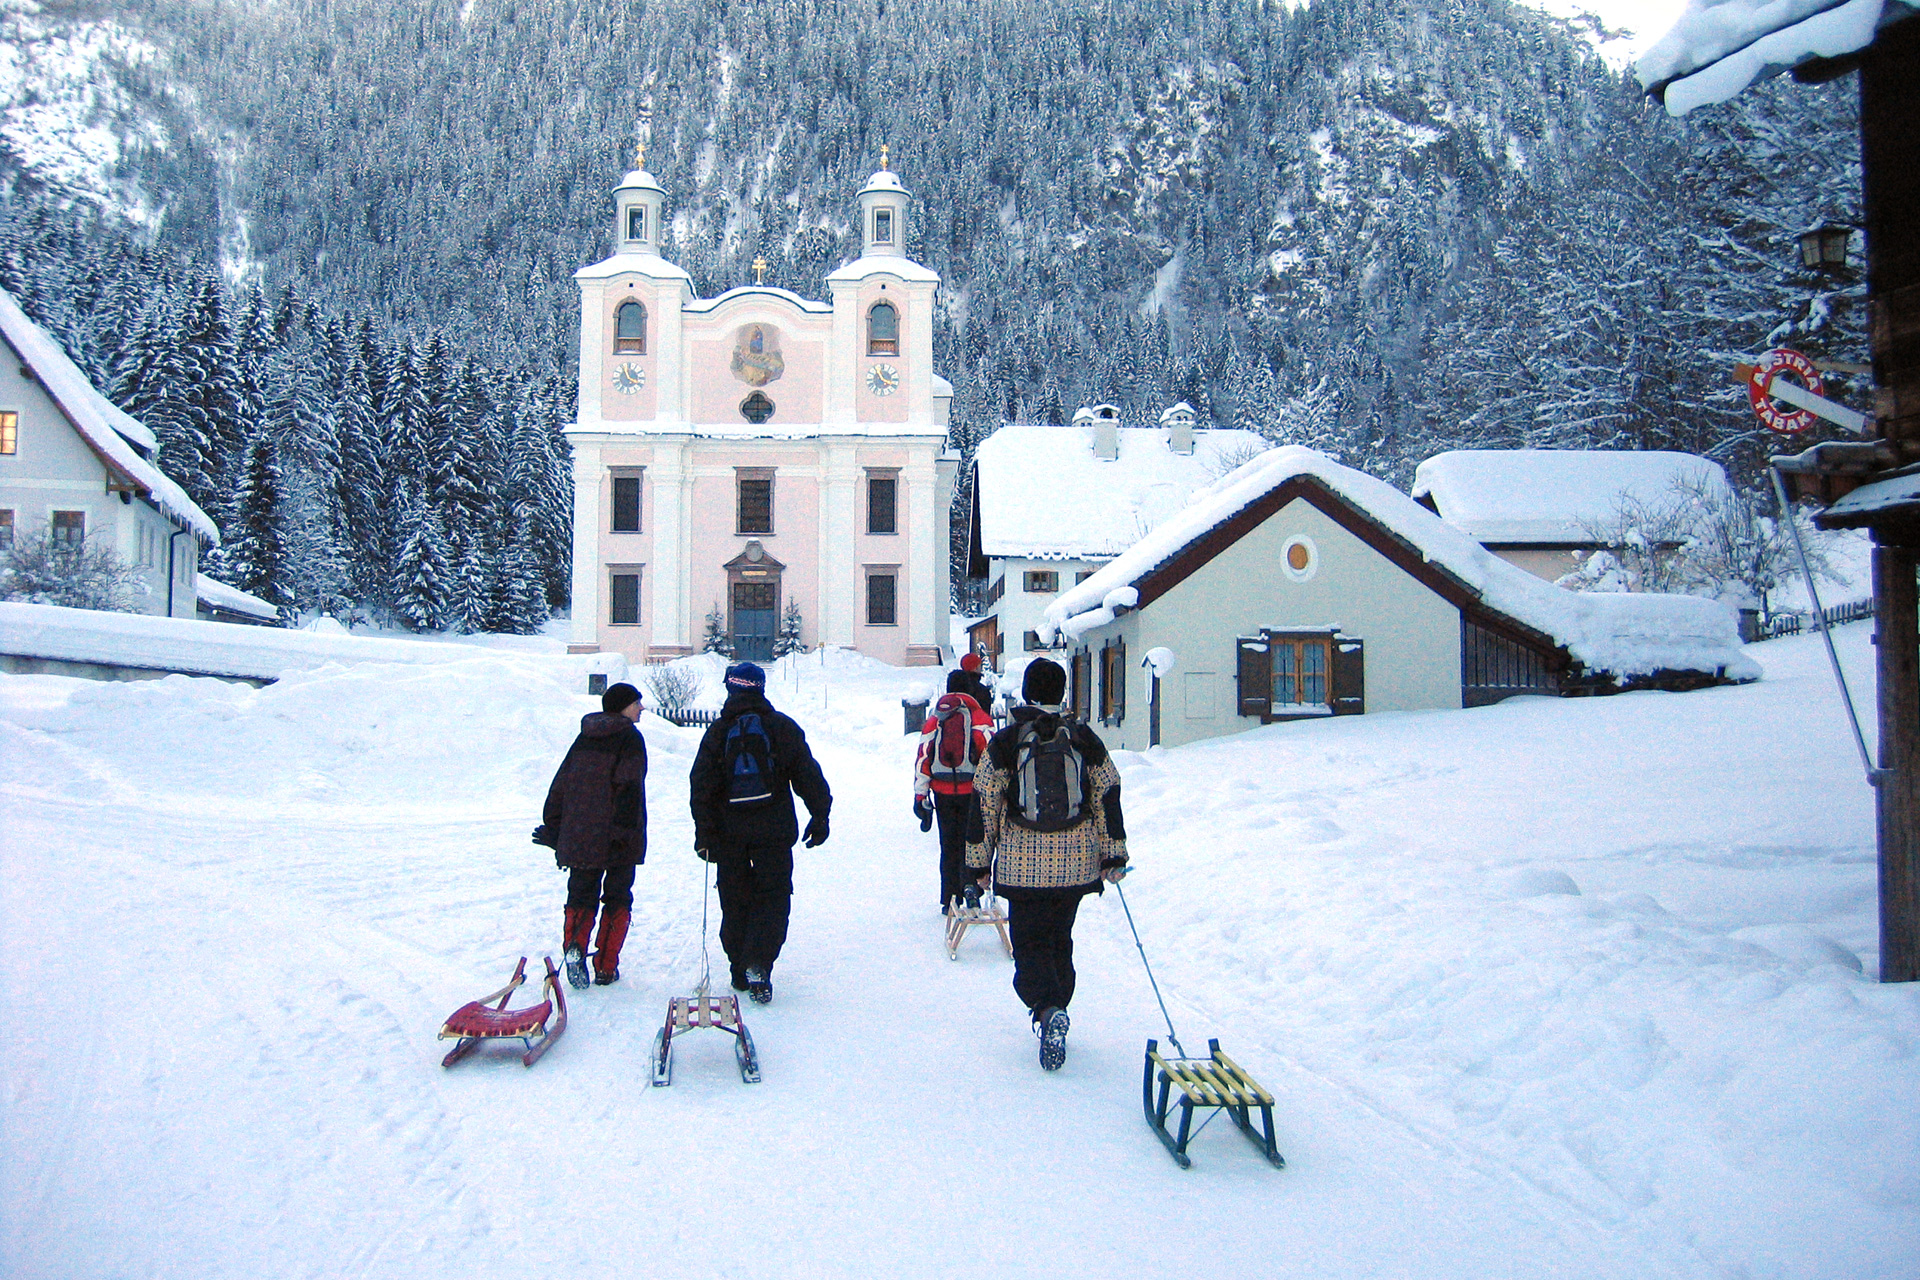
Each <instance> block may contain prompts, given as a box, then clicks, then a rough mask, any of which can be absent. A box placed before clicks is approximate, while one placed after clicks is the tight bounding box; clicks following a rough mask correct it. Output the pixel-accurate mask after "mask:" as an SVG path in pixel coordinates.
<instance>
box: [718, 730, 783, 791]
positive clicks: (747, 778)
mask: <svg viewBox="0 0 1920 1280" xmlns="http://www.w3.org/2000/svg"><path fill="white" fill-rule="evenodd" d="M726 751H727V756H726V758H727V803H728V804H730V805H740V806H747V805H757V804H765V803H767V802H769V801H771V800H772V799H773V781H774V777H773V739H771V738H769V737H768V736H767V730H766V727H765V726H764V725H762V724H761V723H760V714H759V713H758V712H756V711H748V712H744V713H742V714H741V715H738V716H736V717H734V721H733V723H732V724H731V725H729V726H728V727H727V748H726Z"/></svg>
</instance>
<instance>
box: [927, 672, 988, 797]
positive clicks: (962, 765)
mask: <svg viewBox="0 0 1920 1280" xmlns="http://www.w3.org/2000/svg"><path fill="white" fill-rule="evenodd" d="M934 715H935V717H936V718H935V720H934V730H933V758H932V759H931V760H929V761H928V762H927V766H928V767H927V775H928V776H929V777H930V778H932V779H933V780H934V781H935V782H950V783H955V784H959V785H965V786H972V785H973V774H974V771H975V770H976V769H977V768H978V767H979V765H980V749H979V745H978V741H979V740H978V739H977V738H975V736H974V732H973V708H972V707H969V706H968V705H967V703H966V695H965V694H960V693H949V694H947V695H945V696H944V697H942V698H941V699H940V701H939V702H937V703H935V704H934Z"/></svg>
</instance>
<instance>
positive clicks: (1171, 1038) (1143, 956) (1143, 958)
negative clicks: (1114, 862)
mask: <svg viewBox="0 0 1920 1280" xmlns="http://www.w3.org/2000/svg"><path fill="white" fill-rule="evenodd" d="M1113 887H1114V890H1115V892H1117V893H1118V894H1119V895H1120V909H1121V910H1122V911H1124V912H1126V913H1127V929H1128V930H1129V931H1130V932H1131V933H1132V934H1133V948H1134V950H1136V951H1138V952H1139V953H1140V966H1141V967H1142V968H1143V969H1145V970H1146V971H1147V983H1148V985H1150V986H1151V987H1152V988H1153V998H1154V1000H1155V1001H1157V1002H1158V1003H1159V1005H1160V1016H1161V1017H1162V1018H1164V1019H1166V1023H1167V1043H1169V1044H1171V1045H1172V1046H1173V1047H1174V1050H1175V1051H1176V1052H1177V1053H1178V1054H1179V1055H1180V1056H1181V1057H1182V1058H1184V1057H1186V1056H1187V1051H1186V1048H1185V1047H1184V1046H1183V1045H1182V1044H1181V1043H1180V1037H1179V1036H1178V1035H1176V1034H1175V1033H1174V1030H1173V1017H1172V1016H1171V1015H1170V1014H1168V1012H1167V1002H1166V1001H1165V1000H1162V999H1161V998H1160V984H1159V983H1158V982H1155V981H1154V980H1153V966H1152V965H1150V964H1148V963H1147V949H1146V948H1145V947H1143V946H1141V945H1140V930H1138V929H1137V928H1135V927H1134V924H1133V908H1132V907H1129V906H1128V905H1127V891H1126V890H1125V889H1122V888H1121V887H1120V882H1119V881H1118V880H1116V881H1114V882H1113Z"/></svg>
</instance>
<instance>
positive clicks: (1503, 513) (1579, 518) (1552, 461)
mask: <svg viewBox="0 0 1920 1280" xmlns="http://www.w3.org/2000/svg"><path fill="white" fill-rule="evenodd" d="M1676 485H1686V486H1691V487H1695V488H1703V489H1706V490H1707V491H1709V492H1712V493H1715V494H1725V493H1727V492H1728V488H1727V473H1726V472H1725V471H1723V470H1721V468H1720V464H1719V463H1717V462H1713V461H1711V460H1709V459H1706V458H1702V457H1699V456H1698V455H1696V454H1691V453H1669V452H1664V451H1658V450H1651V449H1649V450H1644V451H1627V450H1613V451H1601V450H1582V449H1454V450H1451V451H1449V452H1447V453H1436V454H1435V455H1434V456H1433V457H1431V458H1428V459H1427V460H1426V461H1425V462H1423V463H1421V464H1420V466H1419V468H1418V469H1417V470H1416V471H1415V472H1414V473H1413V496H1414V498H1415V499H1416V500H1418V501H1420V502H1422V503H1424V504H1425V505H1427V506H1429V507H1431V508H1433V509H1434V510H1435V511H1437V512H1439V514H1440V518H1441V519H1442V520H1445V521H1446V522H1447V523H1448V524H1450V525H1452V526H1453V527H1454V528H1456V529H1458V530H1460V531H1461V532H1462V533H1464V534H1466V535H1467V536H1468V537H1470V538H1476V539H1478V540H1479V541H1481V542H1487V543H1493V544H1495V545H1512V544H1516V543H1517V544H1530V545H1536V546H1537V545H1549V546H1552V545H1574V546H1585V545H1590V544H1592V543H1593V541H1594V536H1593V530H1594V529H1596V528H1599V527H1603V526H1605V525H1607V524H1610V523H1612V522H1613V520H1614V519H1615V518H1616V517H1617V515H1618V512H1619V505H1620V502H1621V499H1622V498H1623V497H1628V498H1631V499H1632V500H1633V501H1635V502H1637V503H1642V504H1647V505H1654V506H1657V505H1660V504H1662V503H1666V502H1671V501H1673V500H1674V499H1675V498H1676V497H1677V496H1678V492H1677V490H1676Z"/></svg>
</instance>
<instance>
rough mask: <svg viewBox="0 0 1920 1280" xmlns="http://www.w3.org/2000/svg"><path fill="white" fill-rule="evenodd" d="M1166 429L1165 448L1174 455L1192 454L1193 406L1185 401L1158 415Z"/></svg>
mask: <svg viewBox="0 0 1920 1280" xmlns="http://www.w3.org/2000/svg"><path fill="white" fill-rule="evenodd" d="M1160 425H1161V426H1163V427H1165V428H1166V429H1167V448H1168V449H1169V450H1171V451H1172V452H1174V453H1192V452H1193V406H1192V405H1190V404H1188V403H1187V402H1186V401H1185V400H1182V401H1181V402H1180V403H1178V404H1176V405H1174V406H1173V407H1172V408H1171V409H1168V410H1167V411H1166V412H1165V413H1162V414H1161V415H1160Z"/></svg>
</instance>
